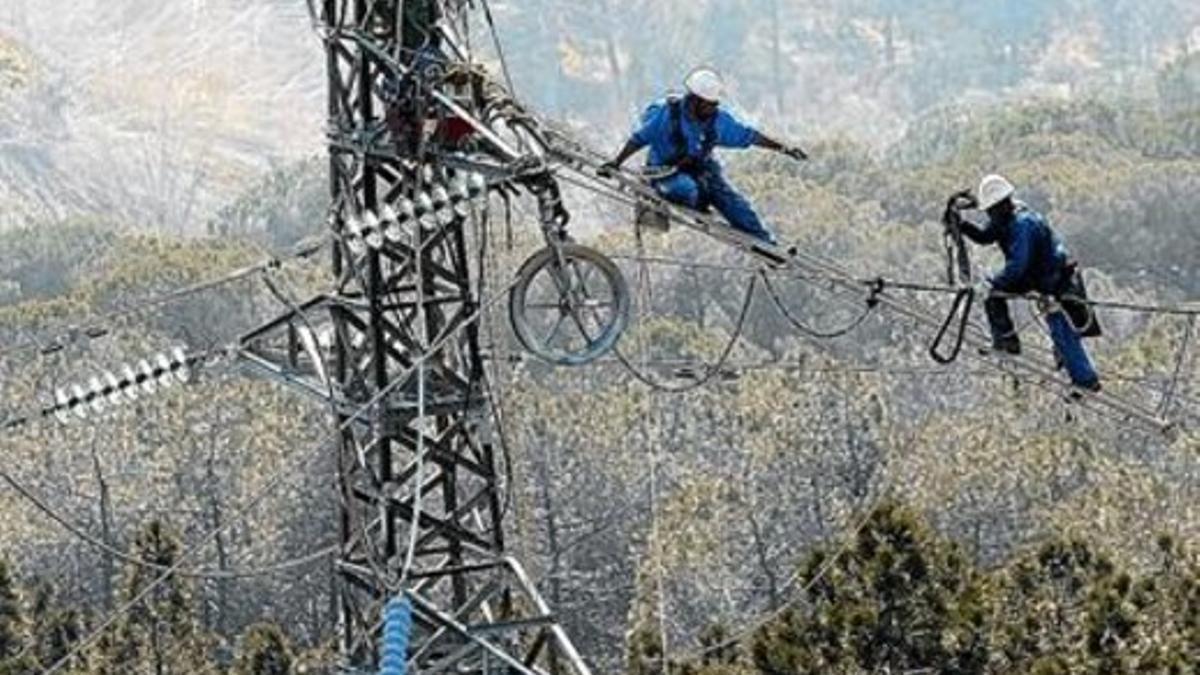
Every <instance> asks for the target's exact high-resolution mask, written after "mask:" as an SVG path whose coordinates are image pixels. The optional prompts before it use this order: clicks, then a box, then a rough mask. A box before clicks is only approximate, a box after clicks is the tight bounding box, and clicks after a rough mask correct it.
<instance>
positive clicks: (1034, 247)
mask: <svg viewBox="0 0 1200 675" xmlns="http://www.w3.org/2000/svg"><path fill="white" fill-rule="evenodd" d="M962 232H963V235H965V236H966V237H967V238H968V239H970V240H971V241H974V242H975V243H977V244H996V245H998V246H999V247H1000V250H1001V251H1003V252H1004V258H1005V261H1006V262H1005V265H1004V269H1002V270H1000V271H999V272H997V273H996V274H994V275H992V278H991V282H992V287H993V288H995V289H996V290H998V291H1004V292H1007V293H1027V292H1029V291H1034V290H1036V291H1041V292H1043V293H1054V292H1056V291H1057V290H1058V287H1059V285H1061V283H1062V282H1063V270H1064V269H1065V268H1066V266H1067V261H1068V260H1069V257H1070V256H1069V254H1068V252H1067V247H1066V246H1064V245H1063V243H1062V240H1060V239H1059V238H1058V235H1057V234H1055V232H1054V230H1053V229H1051V228H1050V226H1049V225H1047V224H1046V219H1045V218H1043V217H1042V215H1041V214H1040V213H1038V212H1037V211H1034V210H1032V209H1030V208H1028V207H1026V206H1025V205H1023V204H1021V205H1018V207H1017V211H1016V213H1015V214H1013V216H1012V218H1010V219H1008V221H1007V222H994V221H990V222H989V223H988V226H987V227H986V228H980V227H977V226H975V225H973V224H971V223H969V222H965V221H964V223H963V225H962Z"/></svg>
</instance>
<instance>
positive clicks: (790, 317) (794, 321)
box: [761, 270, 886, 340]
mask: <svg viewBox="0 0 1200 675" xmlns="http://www.w3.org/2000/svg"><path fill="white" fill-rule="evenodd" d="M761 276H762V280H763V287H764V288H766V289H767V295H768V296H769V297H770V298H771V303H772V304H773V305H775V308H776V309H778V310H779V313H780V314H782V315H783V318H784V319H787V322H788V323H790V324H791V325H792V327H793V328H795V329H796V330H798V331H800V332H801V333H803V334H805V335H807V336H809V337H811V338H815V339H818V340H833V339H835V338H840V337H842V336H845V335H847V334H849V333H851V332H853V331H854V330H855V329H857V328H858V327H859V326H861V325H862V323H863V322H864V321H866V320H867V317H868V316H870V315H871V312H872V311H874V309H875V308H876V307H878V306H879V295H880V294H881V293H883V291H884V289H885V286H886V282H885V281H884V280H883V278H882V277H880V278H876V279H874V280H873V281H872V282H871V283H870V286H869V287H870V295H868V296H867V301H866V307H865V308H864V309H863V311H862V313H861V314H859V315H858V316H857V317H855V318H854V320H852V321H851V322H850V323H849V324H847V325H846V326H844V327H842V328H838V329H835V330H830V331H822V330H818V329H816V328H813V327H811V326H809V325H807V324H805V323H804V322H802V321H800V319H798V318H797V317H796V315H794V314H792V312H791V310H789V309H788V308H787V305H786V304H784V302H783V298H781V297H779V293H778V291H776V290H775V286H774V284H772V283H771V277H770V276H769V275H768V274H767V272H766V271H765V270H764V271H763V272H762V274H761Z"/></svg>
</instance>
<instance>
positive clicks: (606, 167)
mask: <svg viewBox="0 0 1200 675" xmlns="http://www.w3.org/2000/svg"><path fill="white" fill-rule="evenodd" d="M620 172H621V165H620V164H617V162H616V160H610V161H607V162H605V163H603V164H601V165H600V166H599V168H597V169H596V175H597V176H600V177H601V178H612V177H614V176H616V175H617V174H618V173H620Z"/></svg>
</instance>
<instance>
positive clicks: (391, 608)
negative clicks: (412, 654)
mask: <svg viewBox="0 0 1200 675" xmlns="http://www.w3.org/2000/svg"><path fill="white" fill-rule="evenodd" d="M412 625H413V619H412V603H411V602H409V600H408V598H407V597H403V596H401V597H396V598H392V599H391V600H389V601H388V604H387V606H386V607H384V608H383V660H382V662H381V663H380V670H379V675H406V673H407V672H408V671H407V670H406V669H407V667H408V666H407V663H406V662H407V660H408V639H409V636H410V635H411V634H412Z"/></svg>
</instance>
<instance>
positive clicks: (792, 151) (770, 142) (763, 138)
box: [754, 131, 808, 160]
mask: <svg viewBox="0 0 1200 675" xmlns="http://www.w3.org/2000/svg"><path fill="white" fill-rule="evenodd" d="M754 145H755V146H756V147H759V148H762V149H764V150H773V151H775V152H781V153H783V154H785V155H787V156H788V157H791V158H792V159H795V160H806V159H808V153H807V152H804V151H803V150H801V149H800V148H799V147H797V146H790V145H784V144H783V143H780V142H779V141H777V140H775V139H774V138H771V137H770V136H768V135H766V134H764V133H762V132H761V131H760V132H758V137H757V138H755V139H754Z"/></svg>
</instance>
